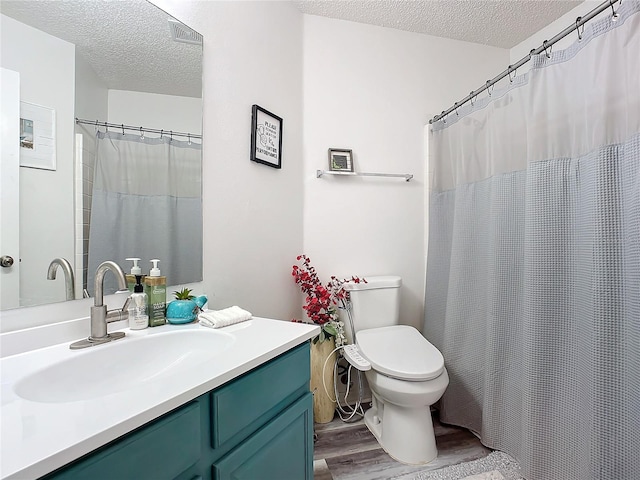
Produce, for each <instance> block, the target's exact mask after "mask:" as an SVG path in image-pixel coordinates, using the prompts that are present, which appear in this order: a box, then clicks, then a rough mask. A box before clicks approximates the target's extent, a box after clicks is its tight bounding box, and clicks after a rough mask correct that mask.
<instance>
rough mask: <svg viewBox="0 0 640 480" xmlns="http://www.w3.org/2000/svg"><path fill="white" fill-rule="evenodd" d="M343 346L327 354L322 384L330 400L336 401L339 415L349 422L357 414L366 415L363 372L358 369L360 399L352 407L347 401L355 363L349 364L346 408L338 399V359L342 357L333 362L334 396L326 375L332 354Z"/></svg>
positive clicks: (345, 399)
mask: <svg viewBox="0 0 640 480" xmlns="http://www.w3.org/2000/svg"><path fill="white" fill-rule="evenodd" d="M343 348H344V347H343V346H340V347H336V348H334V349H333V350H331V353H329V355H327V358H326V359H325V361H324V364H323V366H322V386H323V387H324V393H325V394H326V395H327V397H329V400H331V401H332V402H336V411H337V412H338V416H339V417H340V419H341V420H342V421H343V422H349V421H351V420H352V419H353V417H354V416H355V415H359V416H361V417H364V409H363V408H362V372H361V371H360V370H358V389H359V391H358V400H357V401H356V404H355V405H354V406H353V407H351V406H349V404H348V402H347V397H348V396H349V390H350V386H351V369H352V368H353V365H349V368H348V369H347V391H346V392H345V394H344V403H345V407H344V408H343V407H342V405H340V402H339V401H338V385H337V381H336V379H337V375H336V373H337V370H338V361H339V360H340V357H338V358H336V361H335V362H334V364H333V391H334V397H332V396H331V394H330V393H329V390H328V389H327V382H326V380H325V376H324V372H325V369H326V368H327V363H328V362H329V359H330V358H331V355H333V354H334V353H335V352H337V351H339V350H342V349H343ZM343 415H344V416H343Z"/></svg>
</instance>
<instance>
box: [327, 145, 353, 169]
mask: <svg viewBox="0 0 640 480" xmlns="http://www.w3.org/2000/svg"><path fill="white" fill-rule="evenodd" d="M329 170H330V171H332V172H350V173H353V153H352V151H351V150H347V149H344V148H330V149H329Z"/></svg>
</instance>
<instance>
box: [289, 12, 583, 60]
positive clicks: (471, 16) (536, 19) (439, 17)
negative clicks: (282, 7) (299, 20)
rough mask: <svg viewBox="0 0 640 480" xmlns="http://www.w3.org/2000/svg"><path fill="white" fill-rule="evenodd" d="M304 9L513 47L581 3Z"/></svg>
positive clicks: (485, 43) (364, 21) (425, 32)
mask: <svg viewBox="0 0 640 480" xmlns="http://www.w3.org/2000/svg"><path fill="white" fill-rule="evenodd" d="M296 3H297V5H298V8H299V9H300V11H301V12H303V13H308V14H312V15H320V16H323V17H330V18H338V19H342V20H350V21H353V22H359V23H368V24H371V25H378V26H381V27H389V28H396V29H399V30H407V31H410V32H417V33H424V34H427V35H434V36H436V37H445V38H452V39H455V40H463V41H466V42H474V43H481V44H483V45H492V46H494V47H501V48H512V47H514V46H515V45H517V44H518V43H520V42H522V41H524V40H526V39H527V38H529V37H530V36H531V35H533V34H534V33H536V32H537V31H538V30H540V29H541V28H543V27H545V26H547V25H548V24H550V23H551V22H552V21H554V20H556V19H557V18H559V17H560V16H562V15H563V14H564V13H566V12H568V11H569V10H571V9H572V8H575V7H576V6H578V5H580V4H581V3H582V0H580V1H569V0H300V1H297V2H296Z"/></svg>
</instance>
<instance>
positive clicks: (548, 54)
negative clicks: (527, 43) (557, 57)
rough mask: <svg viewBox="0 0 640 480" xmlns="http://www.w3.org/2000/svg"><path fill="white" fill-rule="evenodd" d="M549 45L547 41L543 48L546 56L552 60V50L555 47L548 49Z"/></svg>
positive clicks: (543, 43) (551, 46) (550, 46)
mask: <svg viewBox="0 0 640 480" xmlns="http://www.w3.org/2000/svg"><path fill="white" fill-rule="evenodd" d="M548 43H549V40H545V41H544V42H542V48H544V54H545V55H546V56H547V58H551V49H552V48H553V45H549V47H547V44H548ZM547 48H549V51H547Z"/></svg>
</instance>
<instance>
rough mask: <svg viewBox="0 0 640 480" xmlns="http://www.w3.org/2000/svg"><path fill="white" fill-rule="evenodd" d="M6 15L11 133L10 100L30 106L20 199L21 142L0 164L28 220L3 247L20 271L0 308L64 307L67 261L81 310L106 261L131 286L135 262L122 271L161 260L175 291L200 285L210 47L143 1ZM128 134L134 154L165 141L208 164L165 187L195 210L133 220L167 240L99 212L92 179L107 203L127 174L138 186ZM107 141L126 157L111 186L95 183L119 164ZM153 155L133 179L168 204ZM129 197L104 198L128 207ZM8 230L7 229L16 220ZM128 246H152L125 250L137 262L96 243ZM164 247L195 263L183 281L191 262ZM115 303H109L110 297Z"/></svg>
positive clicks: (5, 280)
mask: <svg viewBox="0 0 640 480" xmlns="http://www.w3.org/2000/svg"><path fill="white" fill-rule="evenodd" d="M0 13H1V14H2V16H1V21H2V24H1V29H0V32H1V35H2V38H1V42H0V43H1V48H2V50H1V55H0V62H1V66H2V68H3V70H2V72H3V91H2V97H3V102H2V109H3V112H2V115H3V122H4V119H5V118H6V117H5V113H6V112H5V106H6V105H5V103H9V102H5V101H4V100H5V99H7V98H13V97H16V98H19V99H20V102H19V107H18V108H19V112H20V113H19V117H20V119H21V120H20V137H21V141H20V143H18V142H17V141H16V144H17V145H18V147H17V148H18V151H19V155H17V157H18V158H19V159H20V166H19V167H17V168H16V169H15V170H14V171H15V172H17V177H18V178H19V182H16V181H15V178H13V183H9V185H10V186H9V187H7V186H6V185H7V184H6V183H5V182H6V181H8V180H10V179H11V178H12V174H11V172H10V173H9V174H8V173H7V171H6V169H7V168H9V167H8V166H7V164H8V163H9V162H6V161H5V159H8V158H13V157H11V154H12V153H11V152H9V153H8V154H7V153H6V152H5V147H4V144H5V143H12V142H3V151H2V156H3V158H2V171H0V178H2V182H3V183H2V201H3V204H5V205H8V204H9V203H11V204H12V205H19V208H18V209H17V211H18V212H19V214H18V215H16V224H14V225H10V224H9V225H5V224H4V223H3V225H2V230H3V232H5V233H6V232H11V237H12V238H11V239H9V240H6V239H5V236H4V234H3V237H2V245H1V246H0V248H1V249H2V250H3V251H1V252H0V256H3V255H7V256H11V257H12V258H14V264H13V266H11V267H7V268H0V289H1V290H2V298H1V301H0V309H2V310H6V309H9V308H15V307H23V306H33V305H42V304H46V303H52V302H58V301H64V300H65V299H66V298H67V292H66V290H65V275H64V270H65V269H64V268H62V267H56V266H54V267H55V268H53V269H54V276H56V279H54V280H48V279H47V273H48V269H49V266H50V263H51V262H52V261H53V260H54V259H55V258H63V259H66V260H68V261H69V264H70V266H71V269H72V270H73V272H74V276H75V287H74V289H73V295H72V296H73V298H75V299H79V298H82V297H83V292H84V291H85V289H88V293H89V294H90V295H91V296H93V289H92V285H91V283H92V277H93V275H94V272H95V268H93V271H92V264H93V265H97V263H99V262H100V261H101V260H107V259H109V260H114V261H116V262H117V263H118V264H119V265H120V266H121V267H122V268H123V270H124V271H125V273H128V272H129V270H130V266H131V263H130V262H126V261H125V258H126V257H140V258H142V261H141V262H140V266H141V267H142V273H148V272H149V269H150V267H151V264H150V262H149V261H150V260H151V259H152V258H160V265H159V266H160V268H161V270H162V275H166V276H167V282H168V284H169V285H178V284H184V283H190V282H198V281H201V280H202V213H201V212H202V210H201V209H202V195H201V186H200V177H201V162H202V158H201V139H200V135H201V130H202V68H201V65H202V37H201V36H200V35H199V34H198V33H197V32H195V31H193V30H191V29H190V28H189V27H187V26H185V25H184V24H182V23H180V22H179V21H177V20H175V19H173V18H172V17H170V16H169V15H168V14H167V13H165V12H164V11H162V10H161V9H159V8H158V7H156V6H155V5H153V4H152V3H149V2H148V1H146V0H120V1H103V2H87V1H83V0H70V1H65V2H52V1H47V0H30V1H28V2H25V1H22V0H17V1H14V0H3V1H2V3H1V4H0ZM7 70H9V71H13V72H18V74H19V91H18V92H15V91H14V92H7V91H5V84H6V86H7V88H9V82H4V76H5V73H6V71H7ZM8 74H12V72H9V73H8ZM14 103H15V102H14ZM6 108H9V106H6ZM14 110H15V108H14ZM10 113H11V112H10ZM13 114H14V117H15V115H16V113H15V112H13ZM51 119H52V120H51ZM77 119H80V120H79V121H78V122H76V120H77ZM82 120H87V122H84V121H82ZM95 123H97V124H98V125H97V126H96V124H95ZM105 123H106V124H107V125H106V126H105ZM109 124H110V125H109ZM113 125H118V128H114V127H113ZM125 126H127V127H135V130H134V129H133V128H126V129H125V128H124V127H125ZM3 128H4V127H3ZM98 132H100V133H98ZM180 133H184V134H185V135H184V136H180V135H179V134H180ZM116 134H120V137H118V136H117V135H116ZM123 134H126V137H127V138H129V137H131V139H132V141H136V139H137V141H136V143H138V144H140V143H148V144H153V143H154V142H155V143H156V144H157V143H162V144H163V145H164V149H165V150H167V149H173V148H177V147H176V145H177V146H178V147H182V146H184V149H185V150H190V151H191V150H196V151H197V153H196V154H195V155H196V161H195V163H190V164H189V167H187V168H186V169H185V168H182V165H181V166H179V167H177V168H176V167H175V166H173V167H171V168H172V169H173V170H172V172H173V173H171V174H169V175H168V179H169V181H173V180H172V179H173V177H174V176H175V175H177V174H178V173H180V172H181V171H183V170H188V175H189V177H188V182H190V183H189V185H188V186H187V187H185V186H180V187H173V186H172V187H167V188H165V190H168V191H169V193H166V192H165V194H167V195H169V196H171V195H183V193H184V192H187V193H184V196H185V197H188V201H187V202H186V203H185V204H184V205H181V206H180V208H178V210H177V212H169V211H168V209H167V208H166V207H165V206H163V205H161V206H153V207H147V206H145V205H146V204H142V206H141V207H140V209H139V210H138V211H136V213H135V219H140V218H143V219H145V220H148V221H150V223H151V224H152V225H156V226H157V228H141V226H140V225H142V224H141V223H138V222H137V221H135V222H132V223H135V224H131V223H129V224H125V225H123V224H119V225H118V224H115V223H113V222H112V220H113V219H115V218H119V219H121V218H123V217H124V216H126V215H123V214H122V212H121V206H122V203H121V202H119V201H116V202H114V203H111V204H108V205H102V204H101V203H100V202H98V201H97V196H96V195H95V194H94V193H92V192H95V190H94V188H96V189H97V187H96V186H95V185H94V178H95V179H96V183H97V184H98V183H99V184H100V186H101V187H100V188H103V189H104V190H106V189H107V187H108V186H109V185H112V184H113V183H119V184H124V183H127V182H126V181H124V180H125V179H124V177H125V175H126V176H127V178H128V176H129V175H132V173H131V172H130V171H129V170H130V168H129V167H130V166H131V165H133V163H132V162H133V160H134V159H133V158H130V157H124V158H123V157H122V156H120V153H121V152H122V151H124V150H125V148H124V147H121V146H120V145H116V144H117V143H118V142H119V141H121V140H124V137H125V135H123ZM101 136H102V138H101ZM101 142H102V143H104V144H107V143H108V144H110V145H111V146H112V147H113V148H115V149H116V150H117V152H116V155H118V161H119V162H121V163H120V164H119V166H118V165H116V167H115V169H116V170H115V172H116V175H114V173H113V168H112V171H111V173H110V174H107V177H106V179H105V178H101V179H98V177H97V176H96V175H95V172H94V170H95V171H98V170H100V171H102V170H104V168H103V167H101V166H98V167H96V163H95V162H96V157H98V158H99V160H98V165H100V163H99V162H100V161H101V160H100V159H102V158H105V156H106V155H108V154H103V153H102V150H101V147H100V145H101V144H102V143H101ZM114 145H115V147H114ZM12 148H13V147H12ZM118 152H120V153H118ZM14 153H15V152H14ZM192 153H193V152H192ZM151 155H155V153H153V154H152V153H147V152H146V150H145V152H143V153H140V152H138V153H136V154H135V156H136V159H138V161H137V162H136V163H135V165H136V168H137V169H138V172H137V173H136V175H138V176H139V177H140V176H142V178H146V179H148V180H149V181H147V182H145V181H144V180H140V179H138V180H135V182H138V183H140V184H142V191H141V192H137V193H136V194H137V195H138V196H140V195H142V196H145V195H146V196H147V197H150V196H154V195H156V194H157V191H156V190H157V189H154V188H155V186H156V185H155V184H156V183H159V182H156V181H155V180H157V179H159V178H161V177H162V175H159V174H158V171H159V170H160V169H159V168H158V167H157V166H156V165H157V163H155V160H154V158H152V157H151ZM171 155H172V157H174V156H175V155H173V154H171ZM142 157H144V158H142ZM143 165H146V166H143ZM151 165H153V166H154V167H153V168H152V167H151ZM5 167H6V168H5ZM12 168H13V167H12ZM163 168H164V167H163ZM144 169H148V170H144ZM176 172H178V173H176ZM109 175H110V177H109ZM166 176H167V175H165V177H166ZM153 179H155V180H154V181H153V182H152V181H151V180H153ZM128 183H131V182H128ZM150 185H151V186H153V187H154V188H151V187H150ZM110 188H111V187H110ZM118 188H120V187H117V188H115V189H112V190H110V191H106V193H105V192H103V193H105V195H106V196H109V195H110V196H112V197H113V196H116V197H118V196H123V195H124V193H123V192H122V191H121V190H118ZM163 188H164V187H163ZM176 189H177V190H180V193H179V194H176V193H175V191H176ZM96 205H101V206H102V207H104V208H106V214H107V217H106V218H107V219H106V220H100V219H97V218H98V217H97V216H96V215H97V214H96V211H97V210H99V208H98V207H97V206H96ZM154 205H155V204H154ZM14 209H15V207H14ZM3 213H4V209H3ZM171 215H177V216H178V222H177V224H176V223H167V221H166V220H167V217H169V216H171ZM2 217H3V219H2V221H3V222H4V221H5V217H9V216H8V215H3V216H2ZM7 220H11V219H10V218H7ZM154 222H155V223H154ZM113 231H115V233H116V237H115V238H116V239H117V241H112V240H109V239H107V238H106V237H104V232H113ZM97 234H99V237H97V239H96V237H95V235H97ZM124 237H136V238H139V239H143V240H144V243H142V245H143V246H142V247H135V249H137V251H128V250H134V248H125V249H126V250H127V253H124V252H123V253H118V254H117V255H116V254H115V253H113V252H114V251H112V250H109V251H107V253H102V252H99V251H95V249H96V248H98V245H99V244H105V245H106V247H107V248H111V247H113V246H114V244H116V243H121V242H120V240H121V239H122V238H124ZM16 238H17V242H16V245H17V247H16V248H13V247H12V246H11V245H12V243H11V242H13V241H15V240H16ZM90 239H91V241H90ZM184 242H186V243H184ZM161 244H163V245H166V244H169V245H171V246H173V247H175V248H176V250H177V251H178V252H182V253H183V254H184V255H185V256H186V257H187V260H186V261H187V265H188V266H189V268H187V269H186V270H187V271H186V273H185V272H182V271H181V272H180V273H179V272H178V270H180V268H182V267H179V266H178V265H184V261H182V260H180V259H179V258H176V257H174V256H173V255H169V254H160V253H157V252H159V251H165V250H162V249H161V246H160V245H161ZM136 245H137V244H136ZM92 248H93V249H94V251H93V252H91V249H92ZM162 248H164V247H162ZM7 250H11V251H7ZM112 255H113V257H112ZM145 255H146V257H145ZM162 255H164V257H163V256H162ZM91 256H93V258H94V259H93V260H91V259H90V257H91ZM103 257H104V258H103ZM166 257H171V258H166ZM174 265H175V266H174ZM193 265H195V267H191V266H193ZM183 270H184V268H183ZM55 272H57V275H56V274H55ZM108 277H109V276H108ZM105 293H109V288H108V287H107V288H106V290H105ZM85 296H86V293H85Z"/></svg>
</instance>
